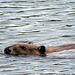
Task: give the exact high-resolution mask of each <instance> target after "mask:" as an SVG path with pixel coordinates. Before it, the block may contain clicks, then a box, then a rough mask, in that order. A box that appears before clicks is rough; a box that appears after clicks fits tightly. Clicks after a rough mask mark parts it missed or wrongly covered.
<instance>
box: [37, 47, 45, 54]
mask: <svg viewBox="0 0 75 75" xmlns="http://www.w3.org/2000/svg"><path fill="white" fill-rule="evenodd" d="M38 49H39V52H40V53H41V54H45V52H46V49H45V46H40V47H39V48H38Z"/></svg>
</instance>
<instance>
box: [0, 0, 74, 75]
mask: <svg viewBox="0 0 75 75" xmlns="http://www.w3.org/2000/svg"><path fill="white" fill-rule="evenodd" d="M29 41H33V42H34V44H35V45H45V46H56V45H61V44H67V43H75V0H0V74H3V75H4V74H5V75H10V74H21V75H22V74H29V75H33V74H35V75H43V74H44V75H46V74H48V75H49V74H75V51H74V50H70V51H61V52H56V53H51V54H48V55H47V56H46V57H39V56H10V55H5V54H4V53H3V51H4V48H5V47H7V46H9V45H12V44H15V43H28V42H29Z"/></svg>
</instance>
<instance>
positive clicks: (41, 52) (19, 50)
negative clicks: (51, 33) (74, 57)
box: [4, 43, 75, 56]
mask: <svg viewBox="0 0 75 75" xmlns="http://www.w3.org/2000/svg"><path fill="white" fill-rule="evenodd" d="M70 49H75V44H64V45H59V46H50V47H45V46H37V45H33V44H31V43H30V44H21V43H18V44H15V45H11V46H8V47H6V48H5V50H4V53H5V54H10V55H20V54H24V55H38V56H46V54H47V53H52V52H58V51H62V50H70Z"/></svg>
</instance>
